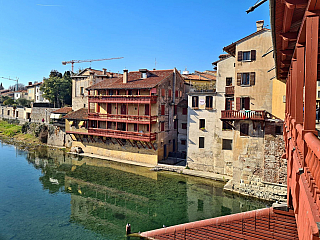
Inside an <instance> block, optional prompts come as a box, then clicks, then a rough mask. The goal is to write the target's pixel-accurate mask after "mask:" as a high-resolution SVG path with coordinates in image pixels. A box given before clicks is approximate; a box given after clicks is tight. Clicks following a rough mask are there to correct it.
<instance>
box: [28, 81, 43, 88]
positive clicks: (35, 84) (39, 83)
mask: <svg viewBox="0 0 320 240" xmlns="http://www.w3.org/2000/svg"><path fill="white" fill-rule="evenodd" d="M41 84H42V82H38V83H34V84H32V85H27V86H26V88H29V87H34V86H37V85H41Z"/></svg>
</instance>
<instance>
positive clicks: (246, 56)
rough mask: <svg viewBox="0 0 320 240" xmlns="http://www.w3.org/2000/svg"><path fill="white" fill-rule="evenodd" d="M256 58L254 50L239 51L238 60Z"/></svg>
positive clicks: (252, 59) (253, 59)
mask: <svg viewBox="0 0 320 240" xmlns="http://www.w3.org/2000/svg"><path fill="white" fill-rule="evenodd" d="M255 60H256V50H251V51H239V52H238V61H239V62H241V61H255Z"/></svg>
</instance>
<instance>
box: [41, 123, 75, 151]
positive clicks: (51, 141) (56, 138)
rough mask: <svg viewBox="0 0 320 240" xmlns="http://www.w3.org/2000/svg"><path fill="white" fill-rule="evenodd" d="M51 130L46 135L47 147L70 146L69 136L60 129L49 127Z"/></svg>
mask: <svg viewBox="0 0 320 240" xmlns="http://www.w3.org/2000/svg"><path fill="white" fill-rule="evenodd" d="M51 128H52V130H51V131H49V133H48V141H47V144H48V145H50V146H56V147H71V146H72V139H71V136H70V134H66V132H65V131H64V130H63V129H61V128H60V127H56V126H51Z"/></svg>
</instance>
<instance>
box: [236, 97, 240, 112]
mask: <svg viewBox="0 0 320 240" xmlns="http://www.w3.org/2000/svg"><path fill="white" fill-rule="evenodd" d="M236 110H237V111H239V110H240V97H237V98H236Z"/></svg>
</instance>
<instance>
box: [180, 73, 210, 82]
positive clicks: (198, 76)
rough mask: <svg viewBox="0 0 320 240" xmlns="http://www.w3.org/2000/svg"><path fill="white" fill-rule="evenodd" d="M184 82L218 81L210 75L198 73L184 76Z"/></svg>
mask: <svg viewBox="0 0 320 240" xmlns="http://www.w3.org/2000/svg"><path fill="white" fill-rule="evenodd" d="M182 76H183V77H184V80H197V81H211V80H216V76H214V75H213V73H212V74H209V73H203V72H197V71H195V73H191V74H183V75H182Z"/></svg>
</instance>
